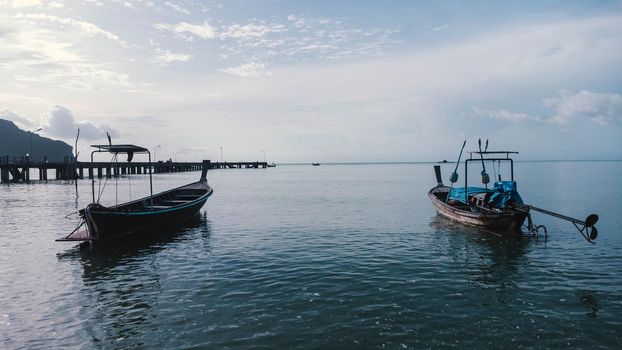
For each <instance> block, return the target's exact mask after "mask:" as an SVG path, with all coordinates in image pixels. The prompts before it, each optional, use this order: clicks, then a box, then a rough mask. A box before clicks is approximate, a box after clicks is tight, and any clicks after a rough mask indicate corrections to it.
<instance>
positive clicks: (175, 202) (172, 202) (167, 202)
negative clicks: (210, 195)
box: [160, 199, 191, 206]
mask: <svg viewBox="0 0 622 350" xmlns="http://www.w3.org/2000/svg"><path fill="white" fill-rule="evenodd" d="M190 202H191V201H189V200H178V199H169V200H165V201H162V203H160V204H161V205H171V206H173V205H180V204H184V203H190Z"/></svg>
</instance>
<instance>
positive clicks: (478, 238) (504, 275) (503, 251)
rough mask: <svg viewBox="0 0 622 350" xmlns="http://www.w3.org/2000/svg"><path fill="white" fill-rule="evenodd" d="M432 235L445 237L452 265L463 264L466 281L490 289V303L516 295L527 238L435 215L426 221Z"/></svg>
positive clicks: (528, 245)
mask: <svg viewBox="0 0 622 350" xmlns="http://www.w3.org/2000/svg"><path fill="white" fill-rule="evenodd" d="M430 226H431V227H432V228H433V230H434V232H435V233H436V234H439V235H442V236H444V237H446V239H447V250H446V251H447V253H448V256H449V258H450V259H452V260H453V262H454V263H455V264H456V265H461V266H462V267H463V270H462V271H463V272H464V274H465V278H466V279H467V281H468V283H469V284H471V285H472V286H473V287H476V288H479V289H481V290H482V291H483V293H484V294H485V293H486V292H487V291H491V290H492V291H494V298H493V299H492V300H486V301H485V302H483V303H482V305H489V304H490V303H492V302H496V303H508V302H509V301H510V300H511V298H512V297H513V295H514V294H516V292H517V290H518V288H519V284H520V276H521V266H522V264H524V263H525V261H526V259H525V254H526V253H527V252H528V250H529V247H530V245H531V244H535V243H537V242H534V239H533V238H531V237H498V236H496V235H492V234H490V233H486V232H483V231H480V230H478V229H477V228H472V227H469V226H464V225H460V224H457V223H454V222H452V221H450V220H448V219H446V218H444V217H441V216H436V217H434V218H432V219H431V220H430Z"/></svg>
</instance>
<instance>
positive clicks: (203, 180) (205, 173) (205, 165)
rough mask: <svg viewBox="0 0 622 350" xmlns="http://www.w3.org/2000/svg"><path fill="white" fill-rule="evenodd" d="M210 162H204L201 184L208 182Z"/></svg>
mask: <svg viewBox="0 0 622 350" xmlns="http://www.w3.org/2000/svg"><path fill="white" fill-rule="evenodd" d="M210 163H211V161H210V160H203V164H202V165H201V182H207V171H208V170H209V168H210Z"/></svg>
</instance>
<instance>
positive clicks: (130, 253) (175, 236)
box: [57, 211, 210, 278]
mask: <svg viewBox="0 0 622 350" xmlns="http://www.w3.org/2000/svg"><path fill="white" fill-rule="evenodd" d="M191 231H193V232H196V231H199V232H200V233H201V234H202V235H203V236H205V237H206V238H209V234H210V224H209V220H208V219H207V215H206V212H205V211H204V212H202V213H197V215H195V216H193V217H191V218H189V219H188V220H184V221H182V222H180V223H177V224H173V225H167V226H163V227H160V228H158V229H157V230H152V231H147V232H145V233H144V234H137V235H134V236H127V237H123V238H120V239H115V240H111V241H105V242H98V243H97V244H96V245H91V244H89V243H88V242H83V243H81V244H79V245H77V246H75V247H73V248H72V249H69V250H67V251H66V252H64V253H59V254H57V258H58V260H79V261H80V262H81V263H82V265H83V266H84V273H85V277H88V276H91V277H93V278H97V275H98V273H99V272H105V270H107V269H109V268H114V267H115V266H116V265H117V263H119V262H120V261H122V260H124V259H128V258H140V257H141V256H143V255H150V254H153V253H157V252H159V251H161V250H164V249H165V248H166V246H167V245H169V244H170V243H174V242H181V241H184V240H185V239H186V238H187V237H185V234H186V233H188V232H191ZM188 239H190V238H188Z"/></svg>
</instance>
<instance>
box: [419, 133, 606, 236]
mask: <svg viewBox="0 0 622 350" xmlns="http://www.w3.org/2000/svg"><path fill="white" fill-rule="evenodd" d="M465 144H466V141H465V143H464V144H463V145H462V150H464V145H465ZM487 148H488V141H486V149H485V150H483V151H482V149H481V141H480V148H479V151H474V152H469V153H470V156H469V157H468V158H467V159H465V161H464V186H463V187H454V183H457V181H458V173H457V170H458V166H459V164H460V159H461V157H462V150H461V151H460V156H459V157H458V161H457V162H456V167H455V170H454V172H453V173H452V174H451V176H450V179H449V180H450V182H451V186H446V185H444V184H443V180H442V177H441V167H440V165H435V166H434V171H435V173H436V180H437V185H436V186H435V187H433V188H432V189H430V191H428V196H429V198H430V200H431V201H432V204H433V205H434V207H435V208H436V211H437V212H438V214H439V215H441V216H443V217H445V218H448V219H449V220H452V221H454V222H457V223H460V224H464V225H469V226H474V227H476V228H478V229H480V230H482V231H486V232H490V233H493V234H496V235H502V236H521V235H523V234H525V233H527V234H538V233H539V232H540V231H543V233H544V234H545V235H546V234H547V229H546V227H544V226H543V225H535V224H534V223H533V221H532V218H531V211H532V210H533V211H537V212H540V213H543V214H546V215H550V216H554V217H557V218H559V219H563V220H566V221H570V222H572V223H573V224H574V226H575V227H576V228H577V230H579V232H580V233H581V235H582V236H583V237H584V238H585V239H586V240H587V241H588V242H591V243H594V242H593V241H594V240H595V239H596V238H597V237H598V230H597V229H596V227H595V226H594V225H595V224H596V222H597V221H598V215H596V214H590V215H589V216H587V218H586V219H585V220H579V219H575V218H571V217H569V216H565V215H562V214H558V213H555V212H552V211H550V210H545V209H542V208H538V207H536V206H533V205H528V204H525V203H523V199H522V198H521V196H520V194H519V193H518V190H517V183H516V181H515V180H514V161H513V159H512V158H510V155H511V154H518V152H513V151H488V150H487ZM474 155H475V157H474ZM471 162H481V163H482V168H483V170H482V172H481V175H482V183H483V184H484V185H485V187H472V186H468V168H469V167H468V165H469V163H471ZM504 162H505V163H509V170H510V172H509V175H510V176H509V180H502V179H501V171H500V168H501V163H504ZM485 163H488V164H489V165H490V164H492V168H493V169H495V164H497V165H498V168H499V174H498V178H497V179H495V180H496V181H494V183H493V185H492V186H491V187H492V188H488V184H489V183H490V176H489V175H488V174H487V173H486V167H485ZM525 221H527V222H526V223H525Z"/></svg>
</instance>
